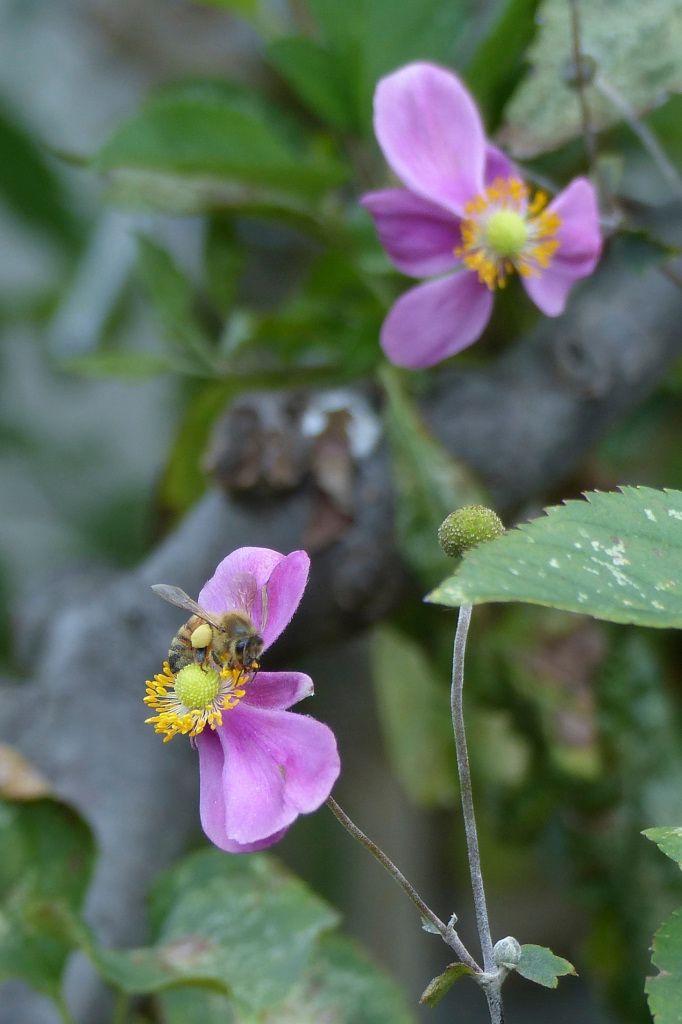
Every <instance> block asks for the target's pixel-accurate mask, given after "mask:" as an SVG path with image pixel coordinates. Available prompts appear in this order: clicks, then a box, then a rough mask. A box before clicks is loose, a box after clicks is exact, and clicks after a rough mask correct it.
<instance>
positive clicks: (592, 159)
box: [568, 0, 613, 210]
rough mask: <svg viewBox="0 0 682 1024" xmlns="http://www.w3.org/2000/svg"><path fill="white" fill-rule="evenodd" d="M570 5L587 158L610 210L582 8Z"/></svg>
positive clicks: (571, 2) (571, 1)
mask: <svg viewBox="0 0 682 1024" xmlns="http://www.w3.org/2000/svg"><path fill="white" fill-rule="evenodd" d="M568 5H569V8H570V13H571V41H572V47H573V64H574V67H575V74H576V89H577V92H578V102H579V104H580V120H581V122H582V128H583V141H584V143H585V149H586V151H587V159H588V162H589V165H590V171H591V172H592V174H593V175H594V177H595V179H596V182H597V186H598V188H599V194H600V196H601V198H602V202H603V203H604V205H605V206H607V207H608V209H609V210H611V209H612V207H613V202H612V199H611V192H610V189H609V188H608V185H607V182H606V179H605V177H604V175H603V174H602V171H601V169H600V167H599V163H598V160H597V138H596V135H595V132H594V127H593V125H592V113H591V111H590V105H589V103H588V102H587V93H586V92H585V84H586V82H585V78H584V75H583V52H582V46H581V41H580V10H579V6H578V0H568Z"/></svg>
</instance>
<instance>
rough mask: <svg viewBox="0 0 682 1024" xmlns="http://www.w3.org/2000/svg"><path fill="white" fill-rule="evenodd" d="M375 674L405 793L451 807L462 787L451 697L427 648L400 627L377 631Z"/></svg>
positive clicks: (382, 716) (420, 801)
mask: <svg viewBox="0 0 682 1024" xmlns="http://www.w3.org/2000/svg"><path fill="white" fill-rule="evenodd" d="M372 676H373V679H374V686H375V690H376V695H377V707H378V711H379V718H380V721H381V726H382V731H383V733H384V736H385V739H386V744H387V747H388V754H389V758H390V761H391V764H392V766H393V769H394V771H395V773H396V775H397V776H398V778H399V779H400V781H401V783H402V785H403V786H404V788H405V791H406V792H407V793H408V795H409V796H410V797H411V798H412V800H414V802H415V803H417V804H421V805H423V806H426V807H447V806H451V805H452V804H453V803H454V802H455V801H456V799H457V793H458V790H457V784H456V779H457V764H456V761H455V755H454V744H453V739H452V725H451V722H450V696H449V691H448V689H447V688H446V687H445V686H439V684H438V682H437V679H436V676H435V672H434V670H433V667H432V666H431V665H430V663H429V661H428V656H427V653H426V652H425V650H424V648H423V647H421V646H419V645H418V644H417V643H415V641H414V640H412V639H411V638H410V637H408V636H406V635H405V634H404V633H400V632H399V631H398V630H396V629H391V628H388V627H384V628H381V629H378V630H376V632H375V635H374V638H373V643H372ZM416 692H418V693H419V698H418V699H415V693H416Z"/></svg>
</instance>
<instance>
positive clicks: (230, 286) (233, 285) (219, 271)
mask: <svg viewBox="0 0 682 1024" xmlns="http://www.w3.org/2000/svg"><path fill="white" fill-rule="evenodd" d="M204 267H205V277H206V289H207V292H208V294H209V297H210V298H211V300H212V301H213V302H214V303H215V306H216V309H217V310H218V312H219V313H220V314H221V315H222V316H224V317H226V316H227V314H228V313H229V312H230V311H231V309H232V306H233V303H234V299H235V295H236V292H237V286H238V284H239V278H240V275H241V272H242V270H243V268H244V253H243V250H242V247H241V245H240V243H239V240H238V239H237V236H236V233H235V229H234V225H233V224H232V222H231V220H230V219H228V218H227V217H219V216H215V217H211V219H210V220H209V222H208V231H207V233H206V244H205V248H204Z"/></svg>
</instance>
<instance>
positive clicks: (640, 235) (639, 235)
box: [609, 228, 679, 273]
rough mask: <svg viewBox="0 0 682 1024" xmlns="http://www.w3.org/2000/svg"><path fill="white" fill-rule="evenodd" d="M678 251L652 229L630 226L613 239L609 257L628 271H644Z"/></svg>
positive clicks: (675, 254) (659, 263) (676, 253)
mask: <svg viewBox="0 0 682 1024" xmlns="http://www.w3.org/2000/svg"><path fill="white" fill-rule="evenodd" d="M678 253H679V250H678V249H674V248H673V247H672V246H670V245H668V244H667V243H666V242H662V241H661V240H660V239H658V238H656V237H655V236H654V235H652V234H651V232H650V231H645V230H640V229H631V228H628V229H625V230H621V231H619V232H618V233H617V234H616V236H615V237H614V238H613V239H612V240H611V243H610V252H609V259H610V260H612V261H614V262H617V263H620V264H621V265H622V267H623V270H624V271H626V272H630V273H632V272H633V271H634V272H635V273H643V272H644V271H645V270H648V269H649V268H650V267H657V266H660V265H661V263H664V262H665V261H666V260H669V259H671V258H672V257H673V256H677V255H678Z"/></svg>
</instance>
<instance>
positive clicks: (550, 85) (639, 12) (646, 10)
mask: <svg viewBox="0 0 682 1024" xmlns="http://www.w3.org/2000/svg"><path fill="white" fill-rule="evenodd" d="M570 7H571V5H570V4H568V3H566V2H565V0H544V2H543V3H542V4H541V5H540V7H539V9H538V23H539V26H540V28H539V31H538V34H537V36H536V39H535V42H534V43H533V45H532V46H531V48H530V50H529V52H528V58H529V61H530V63H531V65H532V71H531V73H530V74H529V75H528V76H527V78H526V79H525V81H524V82H523V83H522V84H521V86H520V88H519V89H518V90H517V91H516V93H515V94H514V96H513V97H512V99H511V102H510V103H509V105H508V106H507V108H506V112H505V128H504V132H503V136H502V138H503V142H504V144H505V145H506V146H507V147H508V148H510V149H511V151H512V153H513V154H514V155H515V156H518V157H530V156H535V155H537V154H538V153H544V152H546V151H547V150H551V149H555V148H556V147H557V146H559V145H561V144H562V143H564V142H566V141H568V140H569V139H571V138H574V137H575V136H577V135H579V134H581V131H582V123H581V117H580V106H579V103H578V96H577V93H576V91H575V89H573V88H571V87H570V86H569V85H568V84H567V82H566V69H567V67H568V66H569V64H570V63H571V61H572V36H571V20H570V19H571V10H570ZM579 11H580V26H581V48H582V52H583V53H585V54H587V55H588V56H589V57H591V58H592V59H593V60H594V61H595V64H596V68H597V74H598V75H603V76H604V78H605V79H606V80H607V81H608V82H609V84H610V86H611V87H612V88H615V89H616V90H617V91H618V92H619V93H620V94H621V95H622V96H623V98H624V99H625V100H626V102H627V103H628V104H629V105H630V106H631V107H632V108H633V109H634V110H635V111H636V112H637V113H638V114H642V113H644V112H646V111H647V110H651V109H652V108H654V107H657V106H658V105H659V104H660V103H661V102H662V101H663V100H664V99H665V98H666V94H667V93H669V92H677V91H679V90H680V89H681V88H682V62H680V50H681V49H682V8H681V7H680V5H679V3H677V2H675V0H649V2H648V3H645V4H643V3H641V2H640V0H590V2H589V3H580V5H579ZM587 98H588V102H589V105H590V111H591V117H592V121H593V124H594V126H595V127H596V128H597V129H601V128H606V127H608V126H610V125H612V124H616V123H617V122H618V121H619V120H620V119H621V114H620V112H619V111H618V110H617V109H616V108H615V107H614V106H613V104H612V103H611V102H610V101H609V100H608V99H606V98H605V96H604V95H603V94H602V93H601V92H600V91H599V90H598V89H597V88H596V86H595V85H594V84H592V85H589V86H587Z"/></svg>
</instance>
